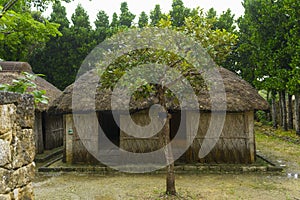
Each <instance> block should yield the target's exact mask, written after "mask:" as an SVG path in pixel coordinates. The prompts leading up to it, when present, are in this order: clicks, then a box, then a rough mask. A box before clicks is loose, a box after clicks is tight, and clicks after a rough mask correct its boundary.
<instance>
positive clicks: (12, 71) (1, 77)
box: [0, 61, 62, 111]
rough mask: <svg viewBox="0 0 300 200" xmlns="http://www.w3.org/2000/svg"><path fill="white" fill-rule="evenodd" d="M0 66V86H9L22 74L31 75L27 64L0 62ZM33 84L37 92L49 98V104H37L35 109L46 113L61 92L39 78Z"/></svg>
mask: <svg viewBox="0 0 300 200" xmlns="http://www.w3.org/2000/svg"><path fill="white" fill-rule="evenodd" d="M0 66H1V68H2V70H1V71H0V84H11V83H12V80H14V79H18V78H19V77H21V76H22V74H21V73H22V72H28V73H33V72H32V69H31V66H30V65H29V64H28V63H27V62H12V61H4V62H0ZM34 83H35V84H36V85H37V90H45V91H46V92H47V94H46V96H47V97H48V98H49V104H39V105H38V106H37V107H36V109H37V110H39V111H46V110H47V109H48V107H49V105H50V104H51V103H52V102H53V100H54V99H56V98H57V97H59V96H60V94H61V93H62V92H61V91H60V90H59V89H57V88H56V87H55V86H54V85H52V84H51V83H49V82H47V81H46V80H45V79H43V78H41V77H36V79H35V81H34Z"/></svg>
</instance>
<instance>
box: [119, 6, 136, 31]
mask: <svg viewBox="0 0 300 200" xmlns="http://www.w3.org/2000/svg"><path fill="white" fill-rule="evenodd" d="M120 10H121V14H120V19H119V23H120V25H121V26H126V27H128V28H129V27H131V25H132V22H133V20H134V18H135V15H134V14H133V13H131V12H130V11H129V9H128V5H127V2H122V3H121V8H120Z"/></svg>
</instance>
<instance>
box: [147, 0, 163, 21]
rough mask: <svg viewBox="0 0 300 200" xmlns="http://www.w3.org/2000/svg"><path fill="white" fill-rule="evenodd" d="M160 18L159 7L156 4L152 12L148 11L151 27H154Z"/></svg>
mask: <svg viewBox="0 0 300 200" xmlns="http://www.w3.org/2000/svg"><path fill="white" fill-rule="evenodd" d="M162 16H163V14H162V12H161V8H160V5H159V4H156V5H155V8H154V10H151V11H150V19H151V23H150V24H151V26H156V25H157V24H158V22H159V20H160V19H161V18H162Z"/></svg>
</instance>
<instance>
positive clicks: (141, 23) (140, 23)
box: [138, 11, 148, 28]
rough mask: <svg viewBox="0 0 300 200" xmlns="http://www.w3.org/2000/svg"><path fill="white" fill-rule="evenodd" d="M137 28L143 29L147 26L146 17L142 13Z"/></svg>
mask: <svg viewBox="0 0 300 200" xmlns="http://www.w3.org/2000/svg"><path fill="white" fill-rule="evenodd" d="M138 24H139V27H140V28H143V27H145V26H147V25H148V15H147V14H146V13H145V12H144V11H143V12H142V13H141V15H140V17H139V22H138Z"/></svg>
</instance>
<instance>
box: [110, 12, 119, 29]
mask: <svg viewBox="0 0 300 200" xmlns="http://www.w3.org/2000/svg"><path fill="white" fill-rule="evenodd" d="M118 25H119V20H118V15H117V13H115V12H114V13H113V16H112V20H111V24H110V26H111V27H117V26H118Z"/></svg>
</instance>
